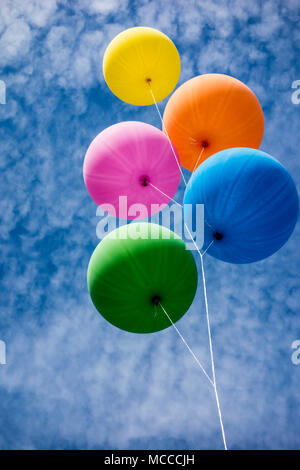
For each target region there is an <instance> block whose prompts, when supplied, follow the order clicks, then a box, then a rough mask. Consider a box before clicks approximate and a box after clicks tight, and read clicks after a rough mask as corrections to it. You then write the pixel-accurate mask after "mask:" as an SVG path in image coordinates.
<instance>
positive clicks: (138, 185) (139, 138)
mask: <svg viewBox="0 0 300 470" xmlns="http://www.w3.org/2000/svg"><path fill="white" fill-rule="evenodd" d="M83 175H84V181H85V185H86V187H87V190H88V192H89V193H90V195H91V197H92V199H93V200H94V201H95V202H96V204H98V205H103V204H105V206H107V205H108V204H109V205H110V206H108V207H103V209H104V210H106V211H107V212H108V213H110V214H112V215H115V216H117V217H121V218H123V219H134V218H138V217H142V218H145V217H148V216H150V215H152V214H155V213H156V212H158V211H160V210H162V208H163V207H165V205H166V204H168V203H169V202H170V198H172V197H173V196H174V194H175V193H176V191H177V188H178V186H179V182H180V170H179V167H178V164H177V162H176V160H175V156H174V155H173V152H172V148H171V146H170V143H169V141H168V138H167V137H166V136H165V134H164V133H163V132H162V131H160V130H159V129H157V128H156V127H153V126H151V125H150V124H145V123H143V122H135V121H127V122H121V123H119V124H114V125H113V126H111V127H108V128H107V129H105V130H104V131H102V132H101V133H100V134H98V136H97V137H96V138H95V139H94V140H93V141H92V143H91V145H90V146H89V148H88V150H87V153H86V156H85V159H84V166H83ZM151 184H153V185H154V186H155V187H156V188H159V191H158V189H155V188H154V187H153V186H151ZM160 191H162V192H163V193H165V195H164V194H162V193H161V192H160ZM119 196H126V198H127V201H126V203H124V206H125V205H126V206H127V208H126V207H123V206H122V207H121V206H120V204H119V202H120V200H119ZM167 196H169V197H167ZM136 204H138V205H139V206H140V205H141V204H142V205H143V206H142V207H141V208H140V207H139V206H136Z"/></svg>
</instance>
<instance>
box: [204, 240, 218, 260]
mask: <svg viewBox="0 0 300 470" xmlns="http://www.w3.org/2000/svg"><path fill="white" fill-rule="evenodd" d="M214 241H215V239H214V238H213V239H212V241H211V242H210V244H209V245H208V247H207V248H206V249H205V250H204V251H203V253H202V256H204V255H205V253H206V252H207V250H209V249H210V247H211V245H212V244H213V242H214Z"/></svg>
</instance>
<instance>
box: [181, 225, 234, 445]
mask: <svg viewBox="0 0 300 470" xmlns="http://www.w3.org/2000/svg"><path fill="white" fill-rule="evenodd" d="M185 226H186V228H187V231H188V233H189V235H190V237H191V239H192V241H193V243H194V245H195V247H196V249H197V251H198V253H199V255H200V260H201V272H202V281H203V292H204V302H205V310H206V323H207V331H208V339H209V350H210V359H211V369H212V376H213V385H214V391H215V396H216V402H217V408H218V415H219V420H220V426H221V432H222V438H223V444H224V449H225V450H227V443H226V436H225V431H224V425H223V418H222V412H221V407H220V401H219V395H218V390H217V382H216V373H215V361H214V353H213V346H212V337H211V329H210V319H209V312H208V302H207V291H206V279H205V271H204V263H203V255H204V254H205V253H206V251H207V250H208V248H209V247H210V246H211V244H212V242H211V243H210V245H209V246H208V248H207V249H206V250H205V252H204V253H203V254H202V253H201V251H200V250H199V248H198V246H197V244H196V242H195V240H194V239H193V237H192V235H191V232H190V231H189V228H188V226H187V225H186V224H185Z"/></svg>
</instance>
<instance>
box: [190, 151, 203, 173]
mask: <svg viewBox="0 0 300 470" xmlns="http://www.w3.org/2000/svg"><path fill="white" fill-rule="evenodd" d="M204 149H205V147H202V150H201V152H200V155H199V157H198V160H197V161H196V163H195V165H194V168H193V169H192V174H193V172H194V170H195V168H196V166H197V165H198V162H199V161H200V160H201V157H202V153H203V152H204Z"/></svg>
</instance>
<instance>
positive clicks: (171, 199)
mask: <svg viewBox="0 0 300 470" xmlns="http://www.w3.org/2000/svg"><path fill="white" fill-rule="evenodd" d="M148 184H150V186H152V188H154V189H156V190H157V191H159V192H160V193H161V194H163V195H164V196H166V197H167V198H169V199H170V201H173V202H175V203H176V204H177V205H178V206H180V207H182V205H181V204H179V202H177V201H175V199H173V198H172V197H170V196H168V195H167V194H166V193H164V192H163V191H162V190H161V189H159V188H157V187H156V186H154V184H152V183H150V182H149V183H148Z"/></svg>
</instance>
